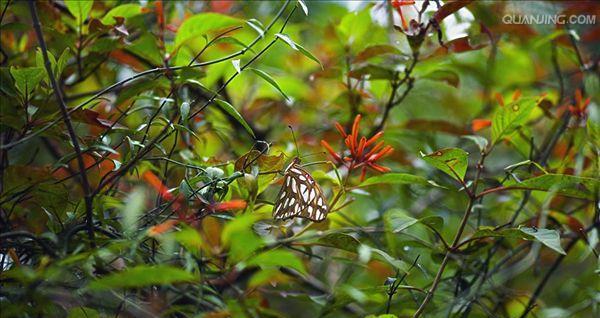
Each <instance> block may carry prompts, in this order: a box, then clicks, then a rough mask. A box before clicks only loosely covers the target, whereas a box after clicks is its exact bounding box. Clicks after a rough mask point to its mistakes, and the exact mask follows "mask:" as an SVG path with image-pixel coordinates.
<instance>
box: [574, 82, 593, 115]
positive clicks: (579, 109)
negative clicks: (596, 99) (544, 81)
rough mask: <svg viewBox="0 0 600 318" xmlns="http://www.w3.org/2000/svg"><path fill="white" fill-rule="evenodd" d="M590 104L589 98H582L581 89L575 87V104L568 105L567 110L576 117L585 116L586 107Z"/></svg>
mask: <svg viewBox="0 0 600 318" xmlns="http://www.w3.org/2000/svg"><path fill="white" fill-rule="evenodd" d="M589 104H590V98H589V97H588V98H586V99H585V100H583V95H582V94H581V90H580V89H577V90H576V91H575V105H569V111H570V112H571V114H573V115H574V116H575V117H577V118H582V117H585V113H586V109H587V107H588V105H589Z"/></svg>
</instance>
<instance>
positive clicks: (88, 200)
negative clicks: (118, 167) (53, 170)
mask: <svg viewBox="0 0 600 318" xmlns="http://www.w3.org/2000/svg"><path fill="white" fill-rule="evenodd" d="M29 9H30V12H31V18H32V20H33V28H34V29H35V34H36V36H37V39H38V42H39V44H40V48H41V49H42V56H43V58H44V67H45V68H46V72H47V73H48V77H49V79H50V83H51V84H52V90H53V91H54V96H55V97H56V101H57V102H58V106H59V108H60V112H61V115H62V119H63V121H64V123H65V126H66V127H67V131H68V133H69V138H70V139H71V144H73V149H74V150H75V153H76V154H77V164H78V165H79V175H80V179H81V180H80V182H81V188H82V189H83V195H84V197H85V218H86V220H85V221H86V224H87V231H88V238H89V240H90V246H91V247H92V248H94V247H96V242H95V240H94V223H93V216H94V214H93V210H92V209H93V206H92V204H93V196H92V190H91V188H90V183H89V181H88V179H87V174H86V173H85V164H84V162H83V155H82V153H81V147H80V146H79V141H78V140H77V135H76V134H75V129H73V124H72V123H71V118H70V117H69V113H68V112H67V105H66V104H65V101H64V99H63V96H62V93H61V91H60V87H59V86H58V83H57V82H56V78H55V77H54V74H53V72H52V66H51V64H50V60H49V59H48V49H47V48H46V41H44V34H43V33H42V27H41V25H40V19H39V17H38V14H37V9H36V7H35V1H33V0H30V1H29Z"/></svg>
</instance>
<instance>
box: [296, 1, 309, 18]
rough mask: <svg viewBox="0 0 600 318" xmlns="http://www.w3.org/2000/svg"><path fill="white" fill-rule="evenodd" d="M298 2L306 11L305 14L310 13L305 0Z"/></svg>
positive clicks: (303, 10)
mask: <svg viewBox="0 0 600 318" xmlns="http://www.w3.org/2000/svg"><path fill="white" fill-rule="evenodd" d="M298 4H299V5H300V7H301V8H302V12H304V14H305V15H308V7H307V6H306V3H304V1H303V0H298Z"/></svg>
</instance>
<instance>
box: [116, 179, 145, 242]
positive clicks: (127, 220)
mask: <svg viewBox="0 0 600 318" xmlns="http://www.w3.org/2000/svg"><path fill="white" fill-rule="evenodd" d="M145 201H146V191H144V189H143V188H135V189H134V190H133V191H132V192H131V193H129V195H128V196H127V200H126V204H125V205H124V206H123V210H122V212H121V214H122V216H123V217H122V219H121V222H122V224H123V232H124V234H125V236H128V237H129V236H131V235H132V234H134V233H135V232H136V231H137V229H138V219H139V217H140V214H141V213H142V210H143V209H144V205H145Z"/></svg>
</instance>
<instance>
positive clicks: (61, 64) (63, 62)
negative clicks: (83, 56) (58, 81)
mask: <svg viewBox="0 0 600 318" xmlns="http://www.w3.org/2000/svg"><path fill="white" fill-rule="evenodd" d="M70 55H71V50H70V49H69V48H66V49H65V50H64V51H63V52H62V54H61V55H60V57H59V58H58V61H57V62H56V66H55V69H54V76H55V77H56V78H60V75H61V74H62V72H63V71H64V69H65V67H66V66H67V62H68V61H69V56H70Z"/></svg>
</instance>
